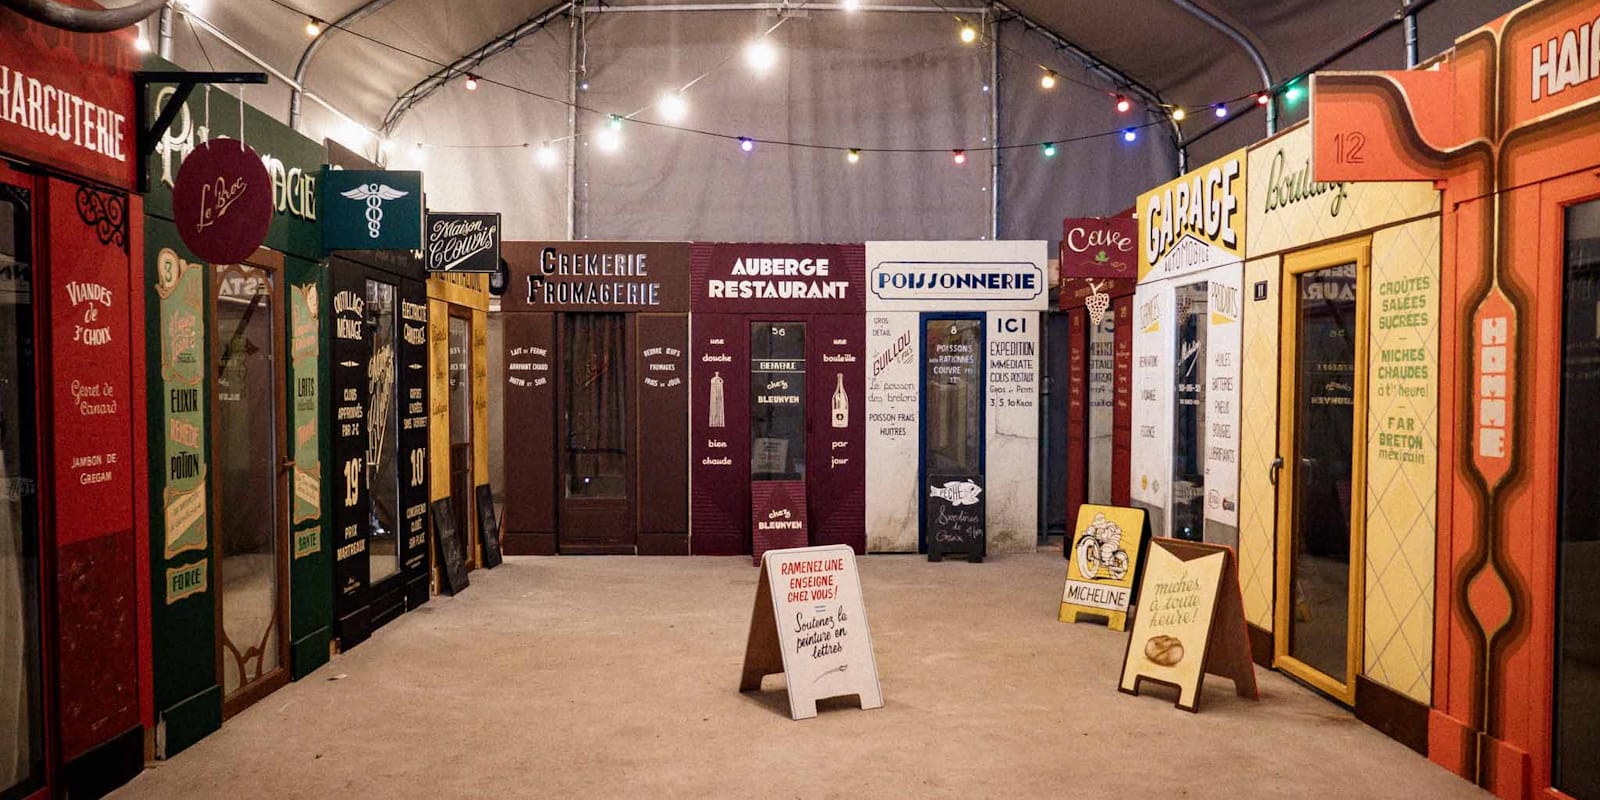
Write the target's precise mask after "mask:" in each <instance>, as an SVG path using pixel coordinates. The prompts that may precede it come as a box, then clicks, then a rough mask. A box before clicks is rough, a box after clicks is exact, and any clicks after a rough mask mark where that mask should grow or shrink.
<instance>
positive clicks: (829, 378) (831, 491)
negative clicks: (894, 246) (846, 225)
mask: <svg viewBox="0 0 1600 800" xmlns="http://www.w3.org/2000/svg"><path fill="white" fill-rule="evenodd" d="M863 255H864V254H863V250H862V247H861V245H818V244H732V243H718V244H695V245H694V265H693V275H694V294H693V301H692V307H693V309H694V324H693V342H694V345H693V351H692V352H691V354H690V356H691V362H692V363H693V364H694V369H693V377H694V401H693V407H692V412H691V419H692V422H691V426H690V427H691V430H692V431H693V436H692V438H691V447H690V456H691V461H692V464H693V470H694V479H693V481H692V482H691V498H692V500H691V502H692V504H693V509H694V515H693V524H694V533H693V538H692V540H691V548H692V550H693V552H694V553H695V554H697V555H735V554H742V553H754V554H758V555H759V554H760V553H761V552H763V551H765V550H768V549H771V548H779V547H804V546H807V545H825V544H845V545H849V546H850V547H852V548H854V549H855V551H856V552H858V553H860V552H864V551H865V550H864V548H865V546H866V536H865V533H864V530H863V519H864V511H863V507H864V504H865V500H866V495H865V487H864V485H863V480H864V476H865V469H866V465H865V463H864V459H863V451H862V450H863V441H862V439H863V423H862V411H863V408H862V407H863V403H862V402H861V398H862V395H863V392H864V390H865V386H864V385H863V383H862V365H863V362H864V361H865V339H866V331H865V330H864V325H863V318H862V313H861V312H862V310H863V303H862V291H861V286H862V273H863V271H864V270H863V267H864V262H863Z"/></svg>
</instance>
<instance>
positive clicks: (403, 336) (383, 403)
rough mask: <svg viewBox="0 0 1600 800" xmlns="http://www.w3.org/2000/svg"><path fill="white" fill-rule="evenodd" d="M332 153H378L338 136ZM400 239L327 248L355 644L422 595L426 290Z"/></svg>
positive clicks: (338, 556) (346, 593)
mask: <svg viewBox="0 0 1600 800" xmlns="http://www.w3.org/2000/svg"><path fill="white" fill-rule="evenodd" d="M328 155H329V163H330V164H332V165H333V166H336V167H342V168H345V169H376V168H377V167H376V165H374V164H372V163H370V162H368V161H366V160H365V159H363V158H361V157H360V156H358V155H356V154H355V153H353V152H351V151H349V150H347V149H345V148H344V147H341V146H340V145H338V144H336V143H332V142H330V143H329V144H328ZM426 280H427V273H426V272H425V271H424V270H423V266H422V260H421V259H420V258H417V257H416V256H415V255H413V254H412V253H410V252H408V251H397V250H341V251H335V252H334V253H332V254H331V255H330V256H329V259H328V281H329V288H328V291H329V293H330V294H331V302H332V304H333V311H332V343H331V346H330V348H329V351H330V354H329V358H328V362H329V363H328V368H329V370H330V372H331V376H330V378H331V381H332V383H331V387H332V397H333V401H332V403H331V406H330V409H329V419H328V420H327V422H326V428H325V430H327V431H330V432H331V433H330V435H331V437H332V448H333V452H332V460H331V462H330V463H331V464H333V465H334V473H333V474H334V477H335V479H336V487H337V489H338V492H337V497H336V499H337V501H338V502H336V503H335V507H334V508H333V510H332V513H331V517H332V524H331V526H330V529H331V530H333V531H336V532H337V536H336V537H335V539H336V541H335V543H334V546H333V551H334V563H333V604H334V618H333V626H334V629H333V634H334V637H335V638H336V639H337V640H338V643H339V648H340V649H341V650H348V649H350V648H351V647H354V646H356V645H357V644H360V643H361V642H362V641H364V640H365V639H366V638H367V636H368V635H369V634H370V633H371V632H372V631H374V630H376V629H378V628H379V627H381V626H383V625H384V624H385V623H387V622H389V621H390V620H392V619H394V618H395V617H397V616H399V615H400V614H401V613H403V612H405V611H406V610H407V609H410V608H415V607H417V606H419V605H421V604H423V603H426V602H428V594H429V586H428V578H429V572H428V565H429V560H428V472H429V467H428V456H429V452H428V291H427V286H426Z"/></svg>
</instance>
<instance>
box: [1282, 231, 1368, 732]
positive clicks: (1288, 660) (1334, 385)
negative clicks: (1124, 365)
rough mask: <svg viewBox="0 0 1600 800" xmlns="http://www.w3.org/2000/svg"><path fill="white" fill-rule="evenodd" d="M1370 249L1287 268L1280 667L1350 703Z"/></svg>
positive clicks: (1315, 257)
mask: <svg viewBox="0 0 1600 800" xmlns="http://www.w3.org/2000/svg"><path fill="white" fill-rule="evenodd" d="M1368 247H1369V246H1368V244H1367V242H1366V241H1360V242H1356V243H1352V244H1342V245H1332V246H1329V247H1326V248H1319V249H1317V250H1313V251H1309V252H1306V253H1301V254H1297V255H1293V256H1289V257H1288V258H1286V259H1285V271H1286V275H1285V280H1284V284H1283V285H1284V287H1285V291H1284V293H1283V294H1284V301H1283V302H1284V312H1283V313H1284V322H1283V328H1282V330H1283V349H1282V356H1281V358H1282V359H1283V364H1282V368H1281V369H1280V374H1281V376H1282V386H1281V389H1280V391H1281V393H1282V400H1281V404H1280V408H1282V409H1284V414H1283V419H1281V420H1280V422H1279V455H1280V457H1281V459H1282V462H1283V466H1282V470H1281V473H1280V472H1278V471H1277V470H1276V468H1275V470H1274V478H1275V480H1276V481H1277V484H1278V495H1279V499H1278V514H1279V517H1278V571H1277V608H1276V612H1277V619H1276V634H1277V635H1276V637H1275V645H1274V646H1275V648H1276V666H1278V667H1280V668H1282V669H1284V670H1285V671H1286V672H1289V673H1290V674H1291V675H1294V676H1296V677H1299V678H1300V679H1302V680H1304V681H1306V682H1307V683H1310V684H1311V685H1312V686H1314V687H1316V688H1318V689H1320V690H1322V691H1323V692H1326V693H1327V694H1329V695H1332V696H1333V697H1335V698H1338V699H1340V700H1342V701H1344V702H1345V703H1353V702H1355V676H1356V674H1357V673H1358V672H1359V669H1360V664H1361V658H1360V657H1361V652H1360V650H1361V631H1362V626H1361V609H1362V596H1361V594H1362V569H1361V563H1362V560H1361V559H1362V550H1363V529H1364V513H1363V507H1364V504H1363V503H1361V502H1359V498H1361V497H1362V496H1363V491H1364V490H1363V486H1362V484H1363V483H1364V480H1365V473H1366V470H1365V467H1364V464H1365V461H1366V459H1365V456H1364V452H1365V442H1366V424H1365V420H1366V402H1365V397H1366V395H1365V388H1364V387H1365V384H1366V368H1365V365H1366V339H1367V337H1366V330H1367V327H1366V314H1367V308H1366V304H1367V300H1366V287H1365V285H1364V283H1365V280H1366V273H1367V263H1368Z"/></svg>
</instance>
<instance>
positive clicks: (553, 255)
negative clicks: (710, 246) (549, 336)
mask: <svg viewBox="0 0 1600 800" xmlns="http://www.w3.org/2000/svg"><path fill="white" fill-rule="evenodd" d="M501 256H502V257H503V258H504V259H505V261H506V264H507V266H508V267H509V269H510V285H509V288H508V289H507V290H506V293H505V294H504V295H503V296H502V297H501V298H500V308H501V309H502V310H505V311H655V312H682V311H688V310H689V243H688V242H506V243H504V244H503V245H502V246H501Z"/></svg>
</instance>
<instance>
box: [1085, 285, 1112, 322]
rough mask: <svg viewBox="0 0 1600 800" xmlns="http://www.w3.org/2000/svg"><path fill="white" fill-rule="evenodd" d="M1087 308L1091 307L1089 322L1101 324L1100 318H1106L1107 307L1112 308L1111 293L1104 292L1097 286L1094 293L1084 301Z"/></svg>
mask: <svg viewBox="0 0 1600 800" xmlns="http://www.w3.org/2000/svg"><path fill="white" fill-rule="evenodd" d="M1083 305H1084V307H1085V308H1087V309H1089V322H1090V324H1093V325H1099V324H1100V320H1103V319H1105V318H1106V309H1108V308H1111V295H1109V294H1106V293H1105V292H1102V291H1100V290H1099V288H1098V287H1097V288H1096V289H1095V291H1094V293H1093V294H1091V295H1089V297H1088V298H1086V299H1085V300H1084V301H1083Z"/></svg>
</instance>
